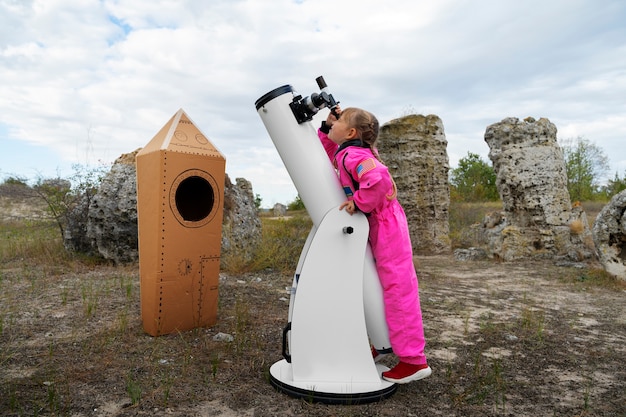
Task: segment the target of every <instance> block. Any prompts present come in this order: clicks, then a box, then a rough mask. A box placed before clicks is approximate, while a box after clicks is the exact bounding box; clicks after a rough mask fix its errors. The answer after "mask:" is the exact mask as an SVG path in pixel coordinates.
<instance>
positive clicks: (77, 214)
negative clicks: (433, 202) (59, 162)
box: [33, 164, 106, 237]
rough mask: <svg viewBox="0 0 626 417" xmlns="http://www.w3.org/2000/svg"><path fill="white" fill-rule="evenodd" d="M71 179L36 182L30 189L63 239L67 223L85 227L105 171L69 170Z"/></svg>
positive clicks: (84, 167)
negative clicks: (37, 197) (53, 221)
mask: <svg viewBox="0 0 626 417" xmlns="http://www.w3.org/2000/svg"><path fill="white" fill-rule="evenodd" d="M72 168H73V169H74V175H73V176H72V177H70V178H69V179H65V178H48V179H44V178H39V179H38V180H37V183H36V184H35V185H34V186H33V190H34V191H35V193H36V194H37V195H38V196H39V197H40V198H41V199H42V200H43V201H45V203H46V205H47V208H48V212H49V213H50V214H51V216H52V218H54V220H55V221H56V224H57V227H58V228H59V231H60V233H61V236H62V237H63V236H64V235H65V227H66V226H67V224H68V223H69V222H72V221H74V222H78V223H80V224H84V225H87V215H88V209H89V204H90V203H91V200H92V199H93V197H94V196H95V195H96V192H97V191H98V187H99V186H100V183H101V182H102V179H103V178H104V175H105V170H106V168H105V167H104V166H100V167H95V168H92V167H87V166H83V165H79V164H75V165H73V166H72Z"/></svg>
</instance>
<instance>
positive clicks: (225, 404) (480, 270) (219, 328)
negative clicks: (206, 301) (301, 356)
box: [0, 206, 626, 417]
mask: <svg viewBox="0 0 626 417" xmlns="http://www.w3.org/2000/svg"><path fill="white" fill-rule="evenodd" d="M457 209H458V210H459V211H458V213H459V214H458V216H457V217H458V218H464V219H466V220H456V221H457V224H458V225H459V228H460V229H462V226H461V225H462V224H464V222H466V223H469V224H471V223H473V222H476V221H477V219H480V218H481V216H482V213H483V212H485V211H492V210H494V209H495V208H494V207H493V206H487V207H473V206H458V207H457ZM451 217H452V216H451ZM308 221H309V220H308V219H307V218H306V216H302V217H298V216H294V217H293V218H291V219H282V220H279V219H270V218H264V219H263V227H264V234H263V244H262V245H261V246H262V247H263V249H262V250H261V251H260V252H259V254H258V255H257V257H258V259H257V260H256V262H258V263H257V264H253V265H251V264H247V265H246V266H245V268H246V270H247V271H250V270H251V269H256V271H255V272H245V273H244V272H241V271H239V272H229V273H225V272H223V273H222V274H221V276H220V301H219V308H218V323H217V324H216V325H215V326H214V327H212V328H209V329H195V330H192V331H189V332H185V333H179V334H171V335H166V336H162V337H158V338H153V337H150V336H147V335H146V334H145V333H144V332H143V330H142V326H141V321H140V317H139V295H140V288H139V274H138V268H137V266H136V265H130V266H127V267H112V266H109V265H105V264H95V263H93V262H91V261H89V260H84V259H78V258H75V257H71V256H68V255H67V254H66V253H65V252H64V251H63V250H62V245H61V244H60V240H59V239H58V237H55V236H54V233H52V232H51V231H47V232H45V230H47V229H46V228H44V227H41V228H40V227H38V226H37V224H36V223H33V224H22V225H21V226H20V225H19V224H16V223H10V224H8V223H4V224H0V233H2V235H1V236H2V239H1V240H0V256H1V258H0V262H1V264H2V267H1V268H0V415H6V416H34V415H55V416H70V415H71V416H87V415H105V416H135V415H172V416H188V415H197V416H214V415H222V416H224V417H230V416H238V415H241V416H255V417H262V416H295V415H303V416H304V415H306V416H392V415H394V416H395V415H445V416H448V415H458V416H492V415H493V416H496V415H516V416H518V415H559V416H560V415H563V416H565V415H567V416H572V415H578V416H612V415H626V394H625V393H624V390H623V381H624V380H626V371H624V368H623V364H622V362H623V357H624V345H625V342H626V328H625V327H624V323H625V322H624V317H626V309H625V307H624V303H623V294H624V291H625V290H626V285H624V283H622V282H616V281H615V280H613V279H612V278H610V277H609V276H607V275H606V274H605V273H604V271H603V270H601V269H599V268H598V267H597V265H590V266H589V267H587V268H584V269H575V268H563V267H557V266H555V265H553V264H551V263H550V262H549V261H544V262H530V263H514V264H505V263H494V262H489V261H484V262H466V263H459V262H456V261H454V260H453V259H451V258H450V257H441V256H440V257H421V258H420V259H419V261H420V262H419V264H420V268H419V275H420V291H421V297H422V309H423V313H424V320H425V325H426V336H427V341H428V345H427V354H428V356H429V362H430V364H431V367H433V369H434V374H433V376H431V377H430V378H428V379H427V380H425V381H422V382H419V383H413V384H408V385H405V386H401V387H399V389H398V392H397V393H396V394H394V395H393V396H392V397H391V398H389V399H388V400H385V401H383V402H380V403H373V404H368V405H359V406H349V407H348V406H327V405H323V404H310V403H308V402H306V401H303V400H297V399H292V398H290V397H288V396H286V395H284V394H282V393H278V392H276V391H275V390H274V389H273V388H272V387H271V385H270V384H269V382H268V369H269V366H270V365H271V364H273V363H274V362H275V361H277V360H279V359H280V344H281V334H282V329H283V327H284V325H285V324H286V323H285V322H286V319H287V309H288V299H289V292H288V291H287V290H286V288H287V287H289V286H290V285H291V273H292V272H293V269H294V268H295V265H296V262H297V259H298V256H299V253H300V249H301V247H302V244H303V243H304V239H305V238H306V235H307V234H308V231H309V228H310V223H307V222H308ZM478 221H479V220H478ZM460 229H459V230H460ZM9 236H10V239H7V237H9ZM9 242H10V243H9ZM42 242H43V243H42ZM44 248H45V249H44ZM220 332H222V333H228V334H230V335H232V336H233V337H234V339H233V341H232V342H223V341H218V340H215V339H214V336H215V335H217V334H218V333H220ZM329 354H332V346H331V348H330V349H329Z"/></svg>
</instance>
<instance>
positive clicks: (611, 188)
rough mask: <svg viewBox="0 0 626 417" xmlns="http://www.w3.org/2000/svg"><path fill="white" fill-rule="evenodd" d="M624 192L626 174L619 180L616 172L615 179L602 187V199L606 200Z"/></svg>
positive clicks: (625, 188)
mask: <svg viewBox="0 0 626 417" xmlns="http://www.w3.org/2000/svg"><path fill="white" fill-rule="evenodd" d="M624 190H626V172H625V173H624V177H623V178H620V177H619V175H618V174H617V171H616V172H615V178H613V179H612V180H609V181H608V182H607V184H606V186H604V187H602V191H603V194H604V197H605V198H607V199H609V198H611V197H613V196H614V195H615V194H617V193H619V192H621V191H624Z"/></svg>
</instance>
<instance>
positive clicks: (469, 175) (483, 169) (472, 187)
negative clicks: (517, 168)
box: [450, 152, 500, 201]
mask: <svg viewBox="0 0 626 417" xmlns="http://www.w3.org/2000/svg"><path fill="white" fill-rule="evenodd" d="M450 184H451V185H452V187H453V191H454V192H455V193H456V195H457V196H458V198H459V199H460V200H462V201H496V200H498V199H499V198H500V195H499V194H498V189H497V187H496V173H495V171H494V170H493V168H492V167H491V165H489V164H488V163H486V162H485V161H483V160H482V159H481V158H480V156H479V155H477V154H475V153H472V152H468V153H467V156H466V157H464V158H461V160H460V161H459V166H458V168H454V169H453V170H452V171H451V172H450Z"/></svg>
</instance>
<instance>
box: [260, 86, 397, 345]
mask: <svg viewBox="0 0 626 417" xmlns="http://www.w3.org/2000/svg"><path fill="white" fill-rule="evenodd" d="M294 96H295V91H294V89H293V88H292V86H291V85H284V86H282V87H278V88H276V89H274V90H272V91H270V92H268V93H267V94H265V95H263V96H262V97H260V98H259V99H258V100H257V101H256V103H255V106H256V109H257V112H258V114H259V116H260V117H261V120H262V121H263V124H264V125H265V128H266V129H267V132H268V133H269V135H270V138H271V139H272V142H274V146H275V147H276V150H277V151H278V153H279V155H280V157H281V159H282V161H283V164H284V165H285V167H286V168H287V171H288V172H289V175H290V177H291V180H292V181H293V183H294V185H295V186H296V189H297V190H298V193H299V195H300V199H301V200H302V202H303V203H304V205H305V207H306V209H307V212H308V213H309V216H310V217H311V220H312V221H313V224H314V227H316V228H318V227H319V225H320V223H321V221H322V219H323V218H324V216H325V215H326V214H327V213H328V212H329V211H330V210H338V209H339V206H340V205H341V203H343V202H344V201H346V195H345V193H344V191H343V188H342V187H341V183H340V182H339V178H338V176H337V173H336V172H335V169H334V167H333V165H332V163H331V162H330V160H329V159H328V155H327V154H326V151H325V150H324V148H323V146H322V145H321V143H320V140H319V138H318V136H317V130H316V129H315V127H314V126H313V125H312V123H311V122H310V121H307V122H304V123H300V124H299V123H298V122H297V120H296V118H295V116H294V114H293V112H292V110H291V108H290V106H289V104H290V103H291V102H292V101H293V99H294ZM361 215H362V214H361ZM363 262H364V273H363V307H364V314H365V321H366V326H367V332H368V336H369V337H370V341H371V342H372V344H373V345H374V347H375V348H376V349H378V350H381V351H388V350H390V349H391V344H390V342H389V334H388V329H387V323H386V320H385V310H384V302H383V295H382V288H381V285H380V280H379V278H378V273H377V272H376V266H375V264H374V259H373V256H372V253H371V249H370V248H369V244H368V246H367V250H366V253H365V254H364V260H363Z"/></svg>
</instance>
